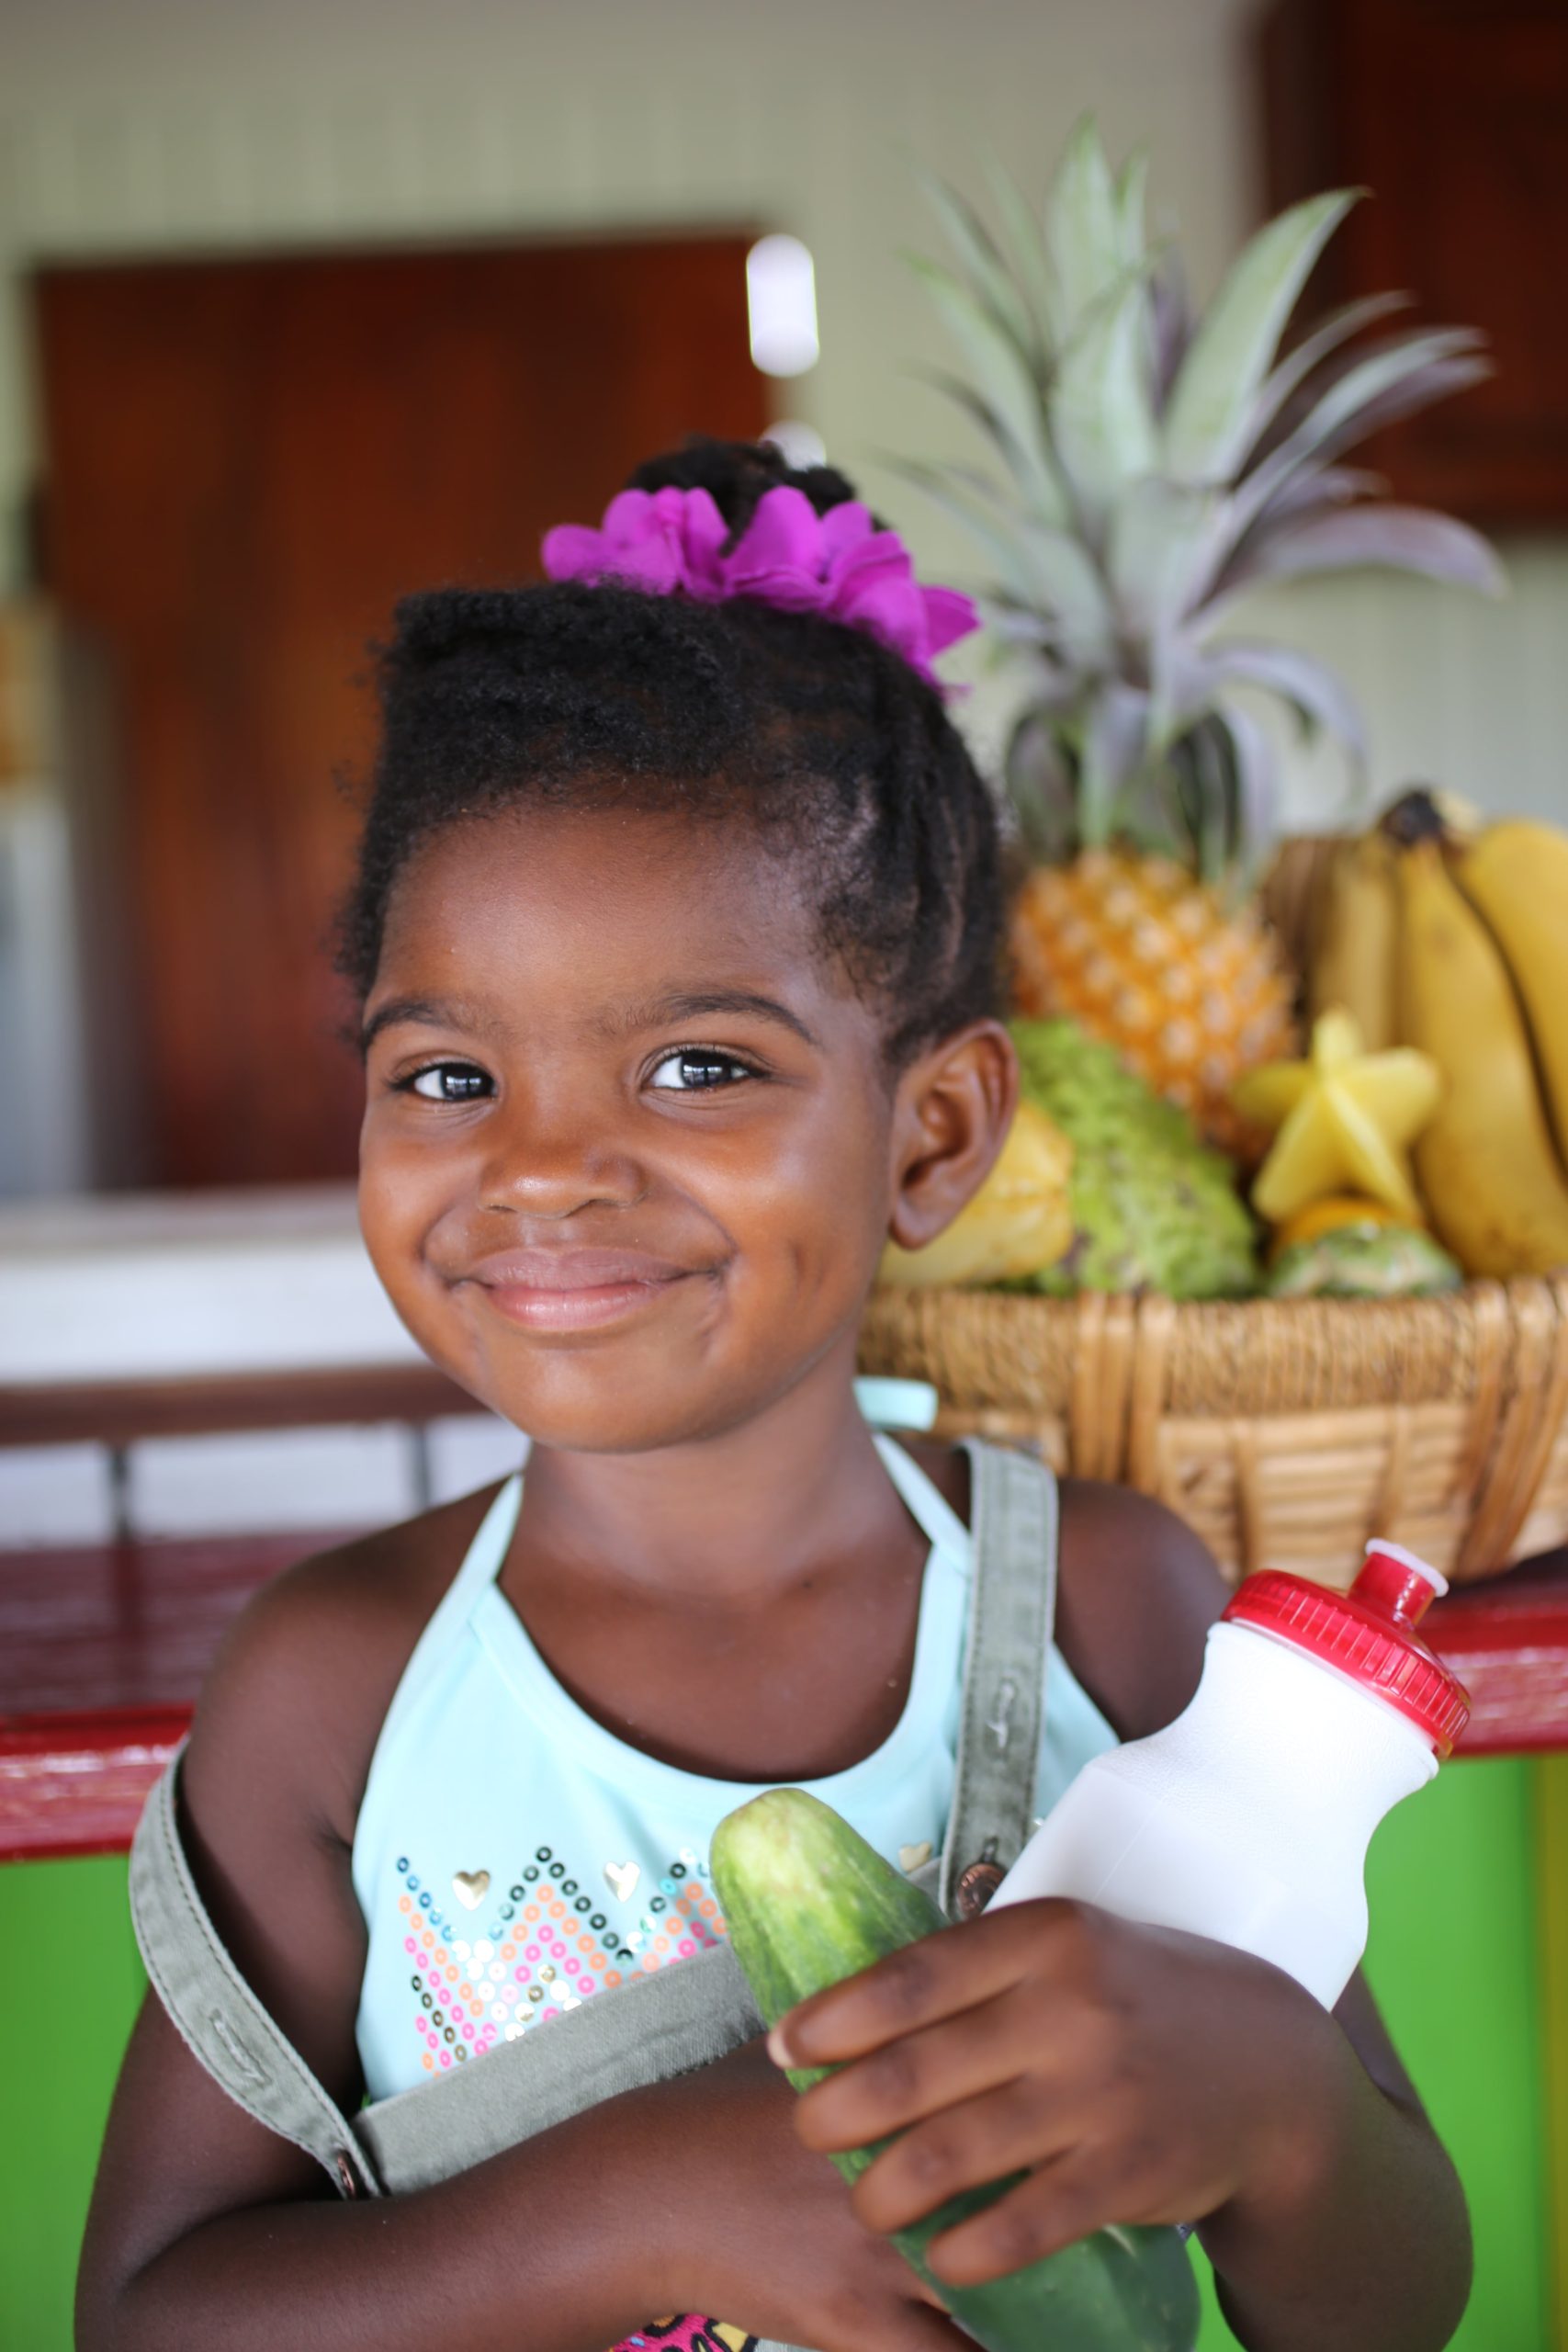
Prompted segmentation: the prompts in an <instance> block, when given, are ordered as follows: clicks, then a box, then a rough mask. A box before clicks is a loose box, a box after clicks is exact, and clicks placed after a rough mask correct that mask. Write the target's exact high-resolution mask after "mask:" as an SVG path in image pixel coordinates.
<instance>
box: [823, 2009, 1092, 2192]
mask: <svg viewBox="0 0 1568 2352" xmlns="http://www.w3.org/2000/svg"><path fill="white" fill-rule="evenodd" d="M1026 2067H1027V2068H1028V2069H1030V2071H1031V2072H1039V2071H1045V2072H1049V2071H1051V2070H1050V2049H1049V2033H1048V2030H1047V2029H1045V2028H1044V2027H1043V2025H1042V2022H1041V2018H1040V2015H1039V2010H1038V2006H1037V2004H1035V2003H1034V2002H1032V2001H1031V2000H1029V1998H1028V1997H1027V1995H1026V1993H1025V1992H1024V1991H1023V1989H1022V1988H1021V1987H1019V1986H1017V1985H1009V1986H1008V1987H1007V1988H1006V1989H1005V1990H1004V1991H1003V1992H1001V1993H999V1994H998V1995H997V1996H996V1997H995V1998H994V1999H991V2000H988V2001H982V2002H981V2003H980V2004H979V2006H978V2007H974V2008H964V2009H961V2010H959V2011H958V2013H957V2014H956V2015H955V2016H953V2017H947V2018H942V2022H941V2023H940V2024H938V2025H929V2026H925V2027H922V2028H921V2029H920V2030H918V2031H917V2032H914V2033H905V2034H901V2035H900V2036H899V2037H898V2039H897V2041H889V2042H886V2043H885V2044H884V2045H883V2046H882V2047H881V2048H880V2049H876V2050H873V2051H871V2052H869V2053H868V2054H867V2055H866V2056H865V2057H863V2058H856V2059H854V2060H852V2062H851V2064H849V2065H847V2066H846V2067H845V2068H844V2069H843V2071H842V2073H841V2074H836V2075H829V2076H828V2078H827V2080H826V2081H825V2082H821V2083H818V2084H817V2085H816V2086H815V2087H814V2088H813V2089H811V2090H808V2091H807V2093H806V2095H805V2097H804V2098H802V2099H801V2101H800V2104H799V2106H798V2107H797V2108H796V2109H795V2130H796V2131H797V2132H798V2133H799V2135H800V2138H801V2139H802V2140H803V2141H804V2142H805V2143H806V2145H807V2147H808V2148H819V2149H821V2150H823V2151H824V2152H830V2151H831V2150H833V2149H835V2148H863V2147H864V2146H865V2145H866V2143H867V2142H868V2141H871V2140H880V2139H883V2138H885V2137H886V2134H887V2133H888V2132H890V2131H904V2130H906V2129H907V2127H908V2126H909V2125H910V2124H915V2123H919V2120H920V2119H921V2118H922V2117H923V2116H935V2115H938V2114H940V2113H941V2112H942V2109H950V2108H953V2107H956V2106H957V2105H958V2103H959V2102H960V2101H961V2100H964V2099H973V2098H975V2097H976V2095H977V2094H978V2093H980V2092H983V2091H987V2090H991V2089H993V2088H995V2087H997V2086H999V2085H1001V2084H1004V2083H1010V2082H1011V2081H1012V2080H1013V2078H1014V2077H1015V2076H1016V2075H1019V2074H1021V2073H1022V2072H1023V2070H1024V2069H1025V2068H1026ZM1002 2169H1003V2167H1002V2166H1001V2165H992V2167H991V2171H990V2173H989V2174H988V2175H987V2177H988V2178H991V2179H994V2178H995V2177H996V2175H997V2173H998V2172H999V2171H1000V2170H1002Z"/></svg>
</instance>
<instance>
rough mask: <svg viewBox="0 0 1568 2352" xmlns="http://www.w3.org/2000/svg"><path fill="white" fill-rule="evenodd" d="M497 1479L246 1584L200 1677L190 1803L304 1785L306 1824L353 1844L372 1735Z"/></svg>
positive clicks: (202, 1806)
mask: <svg viewBox="0 0 1568 2352" xmlns="http://www.w3.org/2000/svg"><path fill="white" fill-rule="evenodd" d="M495 1492H496V1489H495V1488H494V1487H488V1488H486V1489H485V1490H484V1491H483V1492H482V1493H479V1494H476V1495H465V1496H464V1497H462V1498H461V1499H460V1500H458V1501H457V1502H452V1503H446V1504H443V1505H441V1506H440V1507H439V1508H437V1509H436V1510H428V1511H423V1512H422V1513H421V1514H420V1515H419V1516H418V1517H417V1518H415V1519H411V1520H406V1521H403V1522H402V1523H401V1524H400V1525H399V1526H396V1527H388V1528H381V1529H378V1531H377V1532H375V1533H374V1534H371V1535H366V1536H362V1537H360V1538H358V1539H356V1540H355V1541H354V1542H352V1543H347V1544H340V1545H337V1546H335V1547H334V1548H333V1550H331V1551H327V1552H321V1553H317V1554H315V1555H312V1556H311V1557H310V1558H309V1559H306V1560H302V1561H301V1562H300V1563H299V1566H297V1567H293V1568H289V1569H288V1570H286V1571H285V1573H284V1574H283V1575H281V1576H279V1577H274V1578H273V1579H272V1580H271V1581H270V1582H269V1583H267V1584H266V1585H264V1586H263V1588H262V1589H261V1590H260V1591H259V1592H258V1593H257V1594H256V1595H255V1596H254V1599H253V1600H251V1602H250V1603H249V1605H248V1606H247V1607H246V1609H245V1610H244V1611H243V1613H242V1614H241V1616H240V1617H239V1618H238V1619H237V1620H236V1622H235V1623H234V1624H233V1625H232V1627H231V1629H230V1631H229V1633H228V1634H227V1635H226V1636H225V1638H224V1641H223V1643H222V1645H221V1646H220V1650H219V1653H218V1656H217V1657H216V1659H215V1660H214V1662H213V1665H212V1668H211V1670H210V1672H209V1676H208V1679H207V1681H206V1684H205V1685H204V1687H203V1690H202V1694H201V1699H200V1702H199V1704H198V1706H197V1715H196V1723H195V1725H194V1727H193V1731H192V1735H191V1744H190V1749H189V1753H188V1756H187V1758H186V1766H185V1773H184V1786H185V1791H186V1798H187V1802H194V1804H196V1806H197V1810H198V1812H205V1811H206V1810H207V1806H208V1802H209V1800H213V1799H215V1800H216V1801H217V1804H218V1809H219V1810H220V1811H222V1812H224V1813H228V1812H229V1811H230V1810H231V1805H230V1803H229V1802H228V1801H227V1800H228V1798H229V1797H230V1796H231V1794H232V1793H235V1792H234V1791H233V1786H232V1784H233V1782H234V1781H235V1780H236V1779H238V1780H239V1781H241V1782H242V1783H244V1782H248V1784H249V1787H250V1790H251V1792H252V1802H253V1803H256V1802H259V1803H261V1804H264V1805H265V1804H266V1803H267V1802H268V1792H271V1793H272V1794H275V1795H277V1796H282V1795H283V1794H284V1792H285V1790H286V1788H290V1787H291V1788H293V1789H295V1790H303V1791H308V1792H310V1811H311V1815H312V1820H313V1826H314V1827H315V1828H316V1829H317V1830H318V1831H319V1832H320V1833H321V1834H322V1835H323V1836H325V1837H327V1838H333V1839H341V1840H342V1842H343V1843H344V1845H345V1846H346V1845H349V1844H352V1842H353V1836H354V1825H355V1820H356V1819H357V1816H358V1811H359V1803H360V1799H361V1797H362V1796H363V1794H364V1790H365V1782H366V1779H367V1775H368V1772H369V1769H370V1759H371V1757H372V1755H373V1753H374V1750H375V1746H376V1739H377V1736H378V1732H379V1730H380V1727H381V1723H382V1720H383V1718H384V1717H385V1715H386V1713H387V1710H388V1708H389V1705H390V1704H391V1701H392V1697H393V1694H394V1692H395V1691H396V1690H397V1687H398V1683H399V1681H400V1679H401V1676H402V1672H403V1668H405V1666H406V1665H407V1664H408V1661H409V1658H410V1656H411V1655H412V1651H413V1647H414V1645H415V1643H416V1642H417V1641H418V1639H419V1637H420V1634H421V1633H422V1632H423V1629H424V1627H425V1625H426V1624H427V1623H428V1622H429V1620H430V1617H431V1615H432V1613H433V1611H434V1609H435V1607H436V1605H437V1603H438V1602H439V1600H440V1599H441V1596H442V1594H443V1593H444V1592H445V1591H446V1588H447V1586H448V1585H449V1584H450V1583H451V1581H452V1578H453V1577H454V1576H456V1574H457V1569H458V1567H459V1566H461V1564H462V1560H463V1556H464V1554H465V1553H466V1552H467V1550H468V1544H469V1543H470V1542H471V1541H472V1539H473V1536H474V1533H475V1532H476V1530H477V1529H478V1527H479V1521H480V1520H481V1519H482V1518H483V1516H484V1513H485V1510H486V1509H487V1508H488V1506H489V1505H490V1503H491V1500H492V1499H493V1498H494V1495H495Z"/></svg>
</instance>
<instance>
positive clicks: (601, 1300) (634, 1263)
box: [468, 1247, 691, 1331]
mask: <svg viewBox="0 0 1568 2352" xmlns="http://www.w3.org/2000/svg"><path fill="white" fill-rule="evenodd" d="M689 1272H691V1269H690V1268H689V1267H685V1266H677V1265H672V1264H671V1262H670V1261H669V1260H668V1259H666V1258H656V1257H653V1256H652V1255H650V1254H649V1252H648V1251H646V1250H588V1249H570V1250H569V1249H562V1248H560V1247H556V1248H554V1249H538V1248H535V1249H528V1248H526V1247H522V1248H515V1249H512V1250H498V1251H497V1252H496V1253H495V1254H494V1255H493V1256H492V1257H490V1258H484V1259H481V1260H480V1261H479V1263H478V1264H477V1265H476V1266H474V1267H472V1268H471V1269H470V1270H469V1272H468V1280H469V1281H470V1282H472V1283H476V1284H477V1285H478V1286H479V1289H480V1290H482V1291H483V1293H484V1295H485V1297H486V1298H487V1299H488V1300H489V1302H490V1304H491V1306H493V1307H494V1309H495V1311H496V1313H497V1314H498V1315H504V1316H505V1317H506V1319H507V1321H508V1322H509V1323H517V1324H521V1325H522V1327H523V1328H524V1329H525V1330H529V1331H581V1330H586V1329H590V1328H591V1327H592V1326H593V1325H595V1324H600V1323H614V1322H617V1321H619V1319H620V1318H621V1317H623V1316H626V1315H631V1314H635V1313H636V1312H637V1310H638V1308H640V1307H643V1306H649V1305H651V1303H652V1302H653V1301H654V1300H655V1299H656V1298H657V1297H659V1296H660V1294H661V1293H662V1292H664V1291H666V1290H668V1289H669V1288H670V1287H671V1284H672V1283H678V1282H682V1281H683V1280H684V1279H685V1278H686V1276H687V1274H688V1273H689Z"/></svg>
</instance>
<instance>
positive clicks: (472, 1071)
mask: <svg viewBox="0 0 1568 2352" xmlns="http://www.w3.org/2000/svg"><path fill="white" fill-rule="evenodd" d="M397 1091H398V1092H399V1093H400V1094H417V1095H418V1096H419V1097H420V1098H421V1100H422V1101H423V1102H425V1103H477V1102H479V1101H481V1100H482V1099H483V1098H484V1097H485V1096H486V1095H487V1094H491V1093H493V1091H494V1088H493V1086H492V1084H491V1080H490V1079H489V1078H488V1077H487V1075H486V1074H485V1072H484V1071H483V1070H482V1069H476V1068H475V1066H474V1064H473V1063H472V1062H427V1063H426V1064H425V1067H424V1068H423V1069H416V1070H414V1071H413V1072H412V1075H411V1076H410V1077H408V1078H400V1080H398V1089H397Z"/></svg>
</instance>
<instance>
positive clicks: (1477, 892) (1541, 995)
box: [1311, 792, 1568, 1275]
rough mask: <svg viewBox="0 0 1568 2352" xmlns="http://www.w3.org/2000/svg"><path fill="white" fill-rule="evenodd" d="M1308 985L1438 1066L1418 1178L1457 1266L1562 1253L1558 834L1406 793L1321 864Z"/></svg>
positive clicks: (1565, 1234) (1566, 968)
mask: <svg viewBox="0 0 1568 2352" xmlns="http://www.w3.org/2000/svg"><path fill="white" fill-rule="evenodd" d="M1311 999H1312V1004H1313V1007H1314V1010H1315V1011H1326V1010H1328V1009H1330V1008H1334V1009H1337V1010H1340V1011H1343V1012H1348V1013H1349V1014H1350V1015H1351V1016H1352V1018H1353V1019H1354V1021H1355V1022H1356V1023H1357V1025H1358V1026H1359V1030H1360V1032H1361V1035H1362V1037H1363V1038H1364V1039H1365V1041H1366V1045H1367V1047H1368V1048H1369V1049H1370V1050H1371V1051H1373V1052H1381V1051H1386V1050H1389V1049H1392V1048H1393V1047H1395V1046H1413V1047H1415V1048H1416V1049H1417V1051H1419V1052H1421V1053H1425V1054H1427V1055H1429V1056H1430V1057H1431V1058H1432V1060H1433V1061H1434V1062H1435V1063H1436V1065H1437V1068H1438V1075H1439V1079H1440V1080H1441V1091H1440V1095H1439V1099H1438V1105H1437V1108H1436V1110H1435V1111H1434V1112H1433V1114H1432V1115H1431V1116H1430V1118H1429V1119H1428V1120H1427V1124H1426V1125H1424V1126H1423V1128H1422V1129H1421V1131H1420V1133H1419V1135H1418V1136H1417V1137H1416V1143H1415V1148H1414V1158H1415V1166H1416V1182H1417V1185H1418V1186H1419V1189H1420V1191H1421V1193H1422V1194H1423V1196H1424V1198H1425V1200H1426V1204H1427V1213H1428V1215H1429V1217H1430V1220H1431V1224H1432V1227H1433V1229H1434V1230H1435V1231H1436V1233H1437V1234H1438V1237H1439V1238H1440V1239H1441V1240H1442V1241H1443V1242H1444V1243H1445V1244H1446V1246H1447V1247H1448V1248H1449V1249H1450V1250H1451V1251H1452V1252H1453V1254H1454V1256H1455V1257H1456V1258H1457V1259H1458V1260H1459V1261H1460V1263H1461V1265H1462V1266H1463V1268H1464V1270H1465V1272H1466V1273H1468V1274H1472V1275H1474V1274H1496V1275H1506V1274H1524V1273H1531V1274H1540V1273H1549V1272H1552V1271H1554V1270H1555V1269H1557V1268H1559V1267H1568V835H1564V834H1562V833H1560V832H1557V831H1553V830H1552V828H1551V826H1548V825H1540V824H1532V823H1529V822H1528V821H1527V820H1524V819H1522V818H1516V819H1509V820H1506V821H1503V822H1500V823H1497V824H1495V825H1488V826H1486V827H1484V828H1483V827H1481V826H1480V825H1479V823H1478V822H1476V821H1475V820H1473V818H1472V816H1471V815H1470V814H1469V812H1463V811H1457V812H1456V811H1455V810H1454V809H1451V808H1450V807H1445V806H1444V804H1443V803H1442V802H1441V801H1440V800H1439V799H1438V797H1436V796H1434V795H1432V794H1429V793H1425V792H1412V793H1407V794H1406V795H1405V797H1404V799H1402V800H1400V801H1399V802H1397V803H1396V804H1395V806H1394V807H1393V809H1390V810H1389V812H1388V814H1387V815H1386V816H1385V817H1384V818H1383V820H1382V823H1381V825H1379V826H1378V827H1377V828H1376V829H1375V830H1374V831H1372V832H1371V833H1367V834H1365V835H1363V836H1361V837H1360V838H1359V840H1356V841H1353V842H1347V843H1346V844H1345V845H1344V847H1343V848H1342V849H1341V851H1340V852H1339V854H1338V855H1337V858H1336V860H1335V862H1334V865H1333V866H1332V868H1331V869H1330V872H1329V876H1328V880H1327V884H1326V892H1325V901H1324V904H1323V906H1322V908H1321V910H1320V928H1319V933H1318V945H1317V950H1316V953H1315V954H1314V958H1313V966H1312V973H1311Z"/></svg>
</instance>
